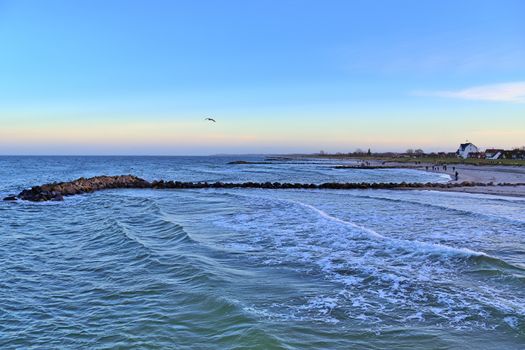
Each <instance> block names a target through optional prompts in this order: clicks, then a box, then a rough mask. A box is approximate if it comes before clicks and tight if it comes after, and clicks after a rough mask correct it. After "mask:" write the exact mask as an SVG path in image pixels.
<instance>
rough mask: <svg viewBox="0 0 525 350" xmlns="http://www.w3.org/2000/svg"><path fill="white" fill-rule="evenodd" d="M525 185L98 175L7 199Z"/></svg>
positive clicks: (58, 199) (50, 185) (42, 200)
mask: <svg viewBox="0 0 525 350" xmlns="http://www.w3.org/2000/svg"><path fill="white" fill-rule="evenodd" d="M519 185H524V184H510V183H503V184H494V183H492V182H490V183H482V182H461V183H430V182H428V183H405V182H401V183H394V182H387V183H384V182H383V183H370V182H361V183H355V182H349V183H340V182H326V183H321V184H307V183H289V182H241V183H234V182H181V181H164V180H158V181H152V182H149V181H146V180H144V179H141V178H139V177H136V176H133V175H119V176H95V177H92V178H87V179H86V178H80V179H77V180H73V181H69V182H55V183H50V184H45V185H41V186H35V187H32V188H30V189H27V190H23V191H22V192H20V193H19V194H18V195H10V196H8V197H6V198H4V200H17V199H22V200H27V201H31V202H45V201H62V200H63V199H64V197H65V196H73V195H77V194H84V193H91V192H95V191H100V190H106V189H116V188H137V189H138V188H148V189H198V188H263V189H333V190H355V189H433V188H434V189H443V188H457V187H474V186H519Z"/></svg>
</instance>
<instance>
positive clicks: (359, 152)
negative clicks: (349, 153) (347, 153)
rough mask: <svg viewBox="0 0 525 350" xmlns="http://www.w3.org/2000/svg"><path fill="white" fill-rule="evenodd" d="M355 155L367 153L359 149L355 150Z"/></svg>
mask: <svg viewBox="0 0 525 350" xmlns="http://www.w3.org/2000/svg"><path fill="white" fill-rule="evenodd" d="M354 153H357V154H363V153H365V152H363V150H362V149H361V148H358V149H356V150H355V152H354Z"/></svg>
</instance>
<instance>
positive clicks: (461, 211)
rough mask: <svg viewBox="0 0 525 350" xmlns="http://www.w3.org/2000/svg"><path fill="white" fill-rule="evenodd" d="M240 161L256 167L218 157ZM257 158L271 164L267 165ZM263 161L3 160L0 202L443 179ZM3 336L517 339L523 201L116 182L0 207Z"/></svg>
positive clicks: (291, 341)
mask: <svg viewBox="0 0 525 350" xmlns="http://www.w3.org/2000/svg"><path fill="white" fill-rule="evenodd" d="M236 160H245V161H251V162H254V163H255V164H228V163H229V162H231V161H236ZM265 161H267V162H266V163H265ZM345 164H346V165H348V164H352V161H342V160H329V159H324V158H323V159H314V158H271V159H270V160H268V159H267V158H266V157H265V156H213V157H131V156H130V157H121V156H115V157H113V156H111V157H110V156H107V157H95V156H93V157H73V156H67V157H66V156H60V157H58V156H57V157H54V156H47V157H40V156H24V157H18V156H2V157H0V197H4V196H7V195H9V194H16V193H18V192H20V191H21V190H23V189H25V188H28V187H31V186H34V185H39V184H43V183H48V182H54V181H66V180H73V179H76V178H79V177H90V176H96V175H120V174H133V175H137V176H140V177H143V178H145V179H147V180H156V179H164V180H175V181H177V180H179V181H224V182H244V181H256V182H266V181H272V182H274V181H280V182H294V183H295V182H301V183H322V182H403V181H405V182H429V181H432V182H446V181H448V180H449V179H450V176H449V175H448V174H445V173H432V172H425V171H419V170H413V169H337V168H336V166H337V165H345ZM0 349H462V350H464V349H525V200H524V199H523V198H514V197H503V196H494V195H483V194H466V193H452V192H437V191H424V190H405V191H399V190H397V191H396V190H299V189H294V190H284V189H279V190H271V189H172V190H152V189H114V190H105V191H100V192H96V193H91V194H85V195H79V196H72V197H66V199H65V201H63V202H47V203H31V202H25V201H16V202H3V201H2V202H0Z"/></svg>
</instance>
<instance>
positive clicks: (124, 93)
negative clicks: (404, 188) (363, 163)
mask: <svg viewBox="0 0 525 350" xmlns="http://www.w3.org/2000/svg"><path fill="white" fill-rule="evenodd" d="M0 50H1V51H0V154H212V153H224V152H230V153H249V152H313V151H318V150H320V149H324V150H326V151H353V150H354V149H355V148H357V147H360V148H368V147H371V148H372V150H404V149H406V148H408V147H421V148H423V149H426V150H437V149H444V150H453V149H454V148H455V147H456V146H457V144H458V143H459V142H461V141H464V140H465V139H469V140H470V141H472V142H474V143H476V144H478V145H479V146H481V147H489V146H498V147H512V146H522V145H523V144H525V1H519V0H516V1H501V0H500V1H482V0H477V1H466V0H465V1H463V0H455V1H444V0H440V1H421V0H420V1H403V0H401V1H388V0H384V1H373V0H367V1H351V0H346V1H333V0H327V1H299V0H297V1H287V0H279V1H265V0H260V1H226V0H222V1H211V0H210V1H199V0H193V1H175V0H174V1H145V0H144V1H73V0H69V1H52V0H49V1H37V0H35V1H25V0H12V1H9V0H7V1H6V0H0ZM205 116H213V117H214V118H216V119H217V121H218V122H217V123H216V124H211V123H206V122H204V121H203V118H204V117H205Z"/></svg>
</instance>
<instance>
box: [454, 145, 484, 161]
mask: <svg viewBox="0 0 525 350" xmlns="http://www.w3.org/2000/svg"><path fill="white" fill-rule="evenodd" d="M478 152H479V150H478V148H477V147H476V146H474V144H472V143H470V142H467V143H462V144H461V145H459V148H458V150H457V151H456V154H457V155H458V157H461V158H468V155H469V153H478Z"/></svg>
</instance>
